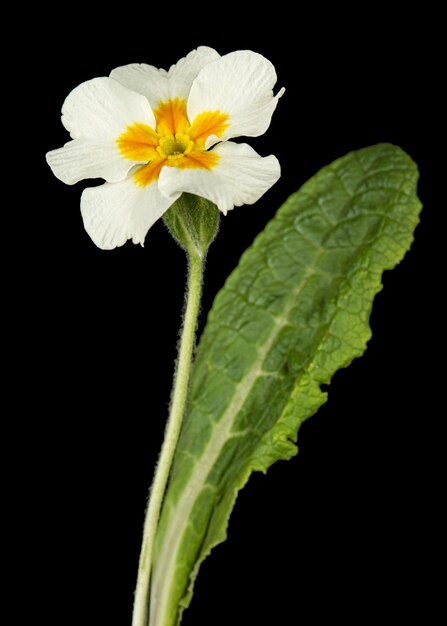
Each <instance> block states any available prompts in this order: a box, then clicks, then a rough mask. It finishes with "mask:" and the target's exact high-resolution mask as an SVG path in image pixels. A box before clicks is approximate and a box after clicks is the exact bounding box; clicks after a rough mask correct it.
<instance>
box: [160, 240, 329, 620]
mask: <svg viewBox="0 0 447 626" xmlns="http://www.w3.org/2000/svg"><path fill="white" fill-rule="evenodd" d="M321 254H322V252H321V253H320V254H319V255H318V257H319V256H321ZM318 257H317V259H316V261H315V262H316V263H318V260H319V259H318ZM315 273H316V272H315V270H314V269H313V268H309V269H308V271H307V272H306V274H305V276H304V277H303V279H302V281H301V283H300V284H299V285H298V286H297V288H296V289H295V290H293V291H292V292H291V295H290V297H289V298H288V299H287V300H286V306H285V307H284V310H283V312H282V314H281V315H279V316H277V317H275V323H274V326H273V328H272V330H271V332H270V335H269V336H268V337H267V339H266V341H265V343H264V345H263V346H262V347H260V348H259V349H258V356H257V358H256V360H255V362H254V363H253V365H252V367H251V369H250V371H249V372H248V373H247V374H246V375H245V376H244V378H243V379H242V380H241V381H240V382H239V383H238V385H237V387H236V390H235V393H234V395H233V399H232V401H231V402H230V404H229V406H228V407H227V409H226V411H225V412H224V414H223V416H222V417H221V418H220V420H219V422H218V424H217V425H216V426H215V429H214V433H213V435H212V436H211V438H210V440H209V442H208V444H207V445H206V447H205V450H204V452H203V453H202V456H201V457H200V458H199V459H198V460H197V463H196V465H195V468H194V470H193V472H192V474H191V476H190V478H189V480H188V483H187V485H186V486H185V489H184V491H183V493H182V495H181V497H180V499H179V501H178V503H177V506H176V508H175V517H174V520H175V521H174V522H173V523H171V524H168V527H167V532H166V534H165V536H164V538H163V544H162V549H161V551H160V553H159V555H158V558H157V560H158V562H159V563H161V564H162V567H161V569H160V568H156V569H155V572H154V582H153V586H152V595H151V600H152V601H151V623H154V624H163V623H164V622H163V620H161V619H160V617H161V616H160V614H159V611H163V610H164V607H166V606H168V605H167V600H168V597H169V594H170V591H171V589H170V588H168V585H166V584H163V583H164V581H166V580H171V581H172V580H173V577H172V569H173V568H174V567H175V562H176V556H177V552H178V549H179V547H180V544H181V540H182V537H183V531H184V528H186V527H187V526H188V525H189V519H190V514H191V511H192V509H193V507H194V504H195V502H196V501H197V496H198V494H199V493H200V492H201V490H202V489H203V488H204V487H205V485H206V481H207V478H208V476H209V473H210V471H211V469H212V468H213V466H214V464H215V463H216V461H217V459H218V458H219V455H220V453H221V451H222V448H223V446H224V445H225V443H226V442H227V441H228V440H229V438H230V432H231V427H232V425H233V423H234V419H235V417H236V416H237V415H238V414H239V412H240V410H241V409H242V407H243V406H244V404H245V401H246V400H247V398H248V396H249V394H250V392H251V390H252V388H253V386H254V384H255V382H256V380H257V379H258V378H259V377H260V376H265V373H264V372H263V370H262V366H263V364H264V361H265V360H266V358H267V356H268V354H269V352H270V350H271V348H272V346H273V344H274V342H275V341H276V339H277V338H278V335H279V333H280V332H281V330H282V329H283V328H284V327H285V326H286V325H287V324H288V323H289V321H288V316H289V314H290V313H291V311H292V309H293V308H294V306H295V304H296V300H297V298H298V297H299V295H300V293H301V292H302V290H303V289H304V288H305V286H306V284H307V282H308V281H309V279H310V278H311V277H312V276H313V275H314V274H315ZM168 551H169V554H166V553H167V552H168ZM164 563H166V565H164V566H163V564H164ZM160 581H161V586H162V593H161V594H160V595H159V597H158V598H157V589H158V586H159V583H160ZM152 607H155V608H154V609H153V610H154V611H155V613H153V612H152ZM159 607H161V609H159Z"/></svg>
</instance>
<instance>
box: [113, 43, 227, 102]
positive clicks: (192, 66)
mask: <svg viewBox="0 0 447 626" xmlns="http://www.w3.org/2000/svg"><path fill="white" fill-rule="evenodd" d="M218 58H220V55H219V53H218V52H216V51H215V50H213V49H212V48H207V47H205V46H201V47H200V48H197V50H193V51H192V52H190V53H189V54H188V55H187V56H186V57H185V58H183V59H180V61H178V63H176V65H173V66H172V67H171V68H170V70H169V72H166V71H165V70H159V69H157V68H156V67H153V66H152V65H146V64H145V63H132V64H130V65H123V66H122V67H117V68H116V69H114V70H113V71H112V72H111V74H110V76H111V77H112V78H114V79H115V80H117V81H118V82H119V83H121V84H122V85H124V86H125V87H128V88H129V89H133V90H134V91H137V92H138V93H141V94H143V95H144V96H146V98H147V99H148V100H149V102H150V103H151V106H152V108H154V109H156V108H157V107H158V105H159V104H160V102H165V101H166V100H169V99H171V98H172V99H173V98H180V99H187V98H188V95H189V92H190V89H191V85H192V82H193V80H194V79H195V78H196V76H197V74H198V73H199V72H200V70H201V69H202V68H203V67H205V65H208V63H211V62H212V61H215V60H216V59H218Z"/></svg>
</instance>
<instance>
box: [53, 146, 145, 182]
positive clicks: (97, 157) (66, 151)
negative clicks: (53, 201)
mask: <svg viewBox="0 0 447 626" xmlns="http://www.w3.org/2000/svg"><path fill="white" fill-rule="evenodd" d="M47 163H48V165H49V166H50V167H51V169H52V170H53V174H54V175H55V176H57V178H59V179H60V180H61V181H63V182H64V183H66V184H67V185H74V184H75V183H77V182H78V181H80V180H82V179H83V178H104V179H105V180H107V181H108V182H109V183H117V182H119V181H120V180H124V179H125V178H126V176H127V174H128V172H129V170H130V169H131V168H132V167H133V166H134V162H133V161H129V160H126V159H123V158H122V156H121V155H120V154H119V150H118V148H117V145H116V144H115V143H113V142H111V141H109V142H106V141H94V140H92V139H74V140H73V141H69V142H68V143H66V144H65V146H64V147H63V148H59V149H58V150H52V151H51V152H48V154H47Z"/></svg>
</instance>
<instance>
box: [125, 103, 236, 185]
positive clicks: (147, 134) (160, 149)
mask: <svg viewBox="0 0 447 626" xmlns="http://www.w3.org/2000/svg"><path fill="white" fill-rule="evenodd" d="M154 116H155V120H156V127H155V130H154V129H153V128H151V127H150V126H147V125H146V124H139V123H135V124H132V125H131V126H128V127H127V129H126V130H125V131H124V133H122V134H121V135H120V136H119V137H118V139H117V140H116V143H117V145H118V149H119V151H120V152H121V154H122V156H123V157H124V158H125V159H131V160H132V161H139V162H140V163H142V166H141V167H139V168H138V169H137V170H136V172H135V173H134V175H133V179H134V182H135V183H136V184H137V185H140V186H142V187H145V186H146V185H150V184H151V183H152V182H153V181H154V180H157V179H158V177H159V175H160V172H161V170H162V168H163V167H164V166H168V167H180V168H196V169H207V170H210V169H212V168H213V167H214V166H215V165H216V164H217V163H218V161H219V155H218V154H216V153H215V152H209V151H208V150H206V149H205V143H206V140H207V138H208V137H209V136H210V135H215V136H216V137H222V135H223V134H224V132H225V130H226V129H227V128H228V119H229V116H228V114H226V113H222V112H221V111H205V112H204V113H200V115H198V116H197V117H196V118H195V120H194V122H193V123H192V124H190V122H189V120H188V116H187V114H186V100H180V99H179V98H175V99H174V100H168V101H167V102H161V103H160V104H159V106H158V107H157V109H156V110H155V111H154Z"/></svg>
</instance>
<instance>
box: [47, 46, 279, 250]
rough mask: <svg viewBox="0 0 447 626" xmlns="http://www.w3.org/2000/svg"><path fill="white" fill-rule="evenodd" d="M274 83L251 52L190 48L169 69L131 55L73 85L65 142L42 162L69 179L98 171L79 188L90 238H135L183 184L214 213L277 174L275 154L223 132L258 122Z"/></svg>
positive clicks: (256, 131) (269, 108) (99, 241)
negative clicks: (127, 61) (93, 183)
mask: <svg viewBox="0 0 447 626" xmlns="http://www.w3.org/2000/svg"><path fill="white" fill-rule="evenodd" d="M275 83H276V73H275V68H274V67H273V65H272V64H271V63H270V61H268V60H267V59H266V58H264V57H263V56H262V55H260V54H257V53H255V52H251V51H250V50H239V51H237V52H232V53H230V54H227V55H225V56H222V57H221V56H220V55H219V54H218V53H217V52H216V51H215V50H213V49H212V48H207V47H200V48H198V49H197V50H193V51H192V52H190V53H189V54H188V55H187V56H186V57H185V58H183V59H181V60H180V61H179V62H178V63H177V64H176V65H173V66H172V67H171V68H170V70H169V71H166V70H163V69H160V70H159V69H157V68H155V67H152V66H151V65H145V64H137V63H135V64H131V65H125V66H123V67H118V68H116V69H114V70H113V71H112V72H111V74H110V77H101V78H94V79H92V80H88V81H86V82H84V83H82V84H81V85H79V86H78V87H76V88H75V89H74V90H73V91H72V92H71V93H70V94H69V96H68V97H67V99H66V100H65V102H64V105H63V107H62V123H63V125H64V126H65V128H66V129H67V130H68V131H69V132H70V134H71V137H72V141H69V142H68V143H67V144H65V146H64V147H63V148H60V149H58V150H53V151H51V152H49V153H48V154H47V161H48V164H49V165H50V167H51V169H52V170H53V173H54V174H55V175H56V176H57V177H58V178H59V179H60V180H62V181H63V182H64V183H67V184H69V185H73V184H74V183H76V182H78V181H80V180H82V179H83V178H99V177H100V178H104V179H105V180H106V182H105V183H104V184H103V185H101V186H98V187H92V188H87V189H85V190H84V192H83V193H82V197H81V213H82V217H83V220H84V226H85V229H86V231H87V232H88V234H89V235H90V237H91V238H92V239H93V241H94V243H95V244H96V245H97V246H99V247H100V248H103V249H112V248H115V247H116V246H121V245H123V244H124V243H125V242H126V241H127V240H128V239H132V241H133V242H134V243H140V244H142V245H143V243H144V239H145V237H146V233H147V231H148V230H149V228H150V227H151V226H152V225H153V224H154V222H155V221H156V220H157V219H159V218H160V217H161V216H162V215H163V213H165V211H167V209H168V208H169V207H170V206H171V205H172V204H173V203H174V202H175V201H176V200H177V198H179V196H180V195H181V194H182V193H183V192H188V193H191V194H195V195H198V196H202V197H203V198H207V199H208V200H210V201H212V202H214V203H215V204H216V205H217V207H218V208H219V209H220V210H221V211H222V212H223V213H224V214H226V213H227V211H229V210H230V209H232V208H234V206H241V205H242V204H253V203H254V202H256V201H257V200H258V199H259V198H260V197H261V196H262V195H263V194H264V193H265V192H266V191H267V190H268V189H269V188H270V187H271V186H272V185H273V184H274V183H275V182H276V181H277V180H278V178H279V177H280V166H279V163H278V160H277V159H276V157H274V156H272V155H271V156H268V157H265V158H262V157H261V156H259V155H258V154H257V153H256V152H255V151H254V150H253V149H252V148H251V147H250V146H248V145H247V144H237V143H234V142H232V141H228V140H229V139H231V138H233V137H239V136H241V135H246V136H250V137H257V136H259V135H262V134H263V133H264V132H265V131H266V130H267V128H268V126H269V124H270V120H271V117H272V114H273V111H274V110H275V108H276V105H277V101H278V98H279V97H280V96H281V95H282V93H283V91H284V90H281V91H280V92H279V93H278V94H277V95H276V96H274V95H273V91H272V89H273V86H274V84H275Z"/></svg>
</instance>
